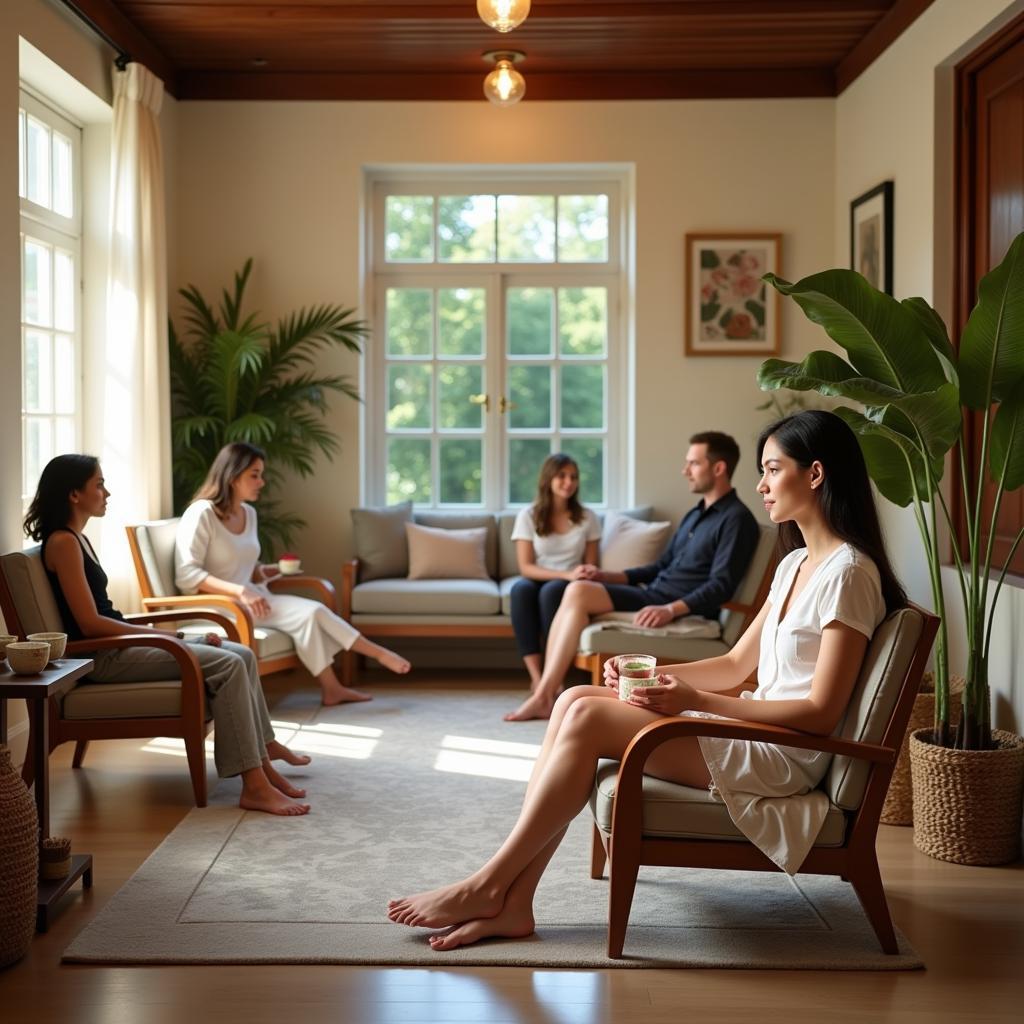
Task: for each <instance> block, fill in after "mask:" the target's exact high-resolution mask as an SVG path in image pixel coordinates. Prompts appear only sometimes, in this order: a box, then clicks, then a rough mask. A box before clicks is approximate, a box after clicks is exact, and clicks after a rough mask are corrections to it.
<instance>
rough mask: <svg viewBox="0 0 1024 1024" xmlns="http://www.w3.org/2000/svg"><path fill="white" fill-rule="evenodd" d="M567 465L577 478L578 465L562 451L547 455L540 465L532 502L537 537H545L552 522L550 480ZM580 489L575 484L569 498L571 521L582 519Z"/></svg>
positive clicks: (552, 509)
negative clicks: (535, 498) (573, 470)
mask: <svg viewBox="0 0 1024 1024" xmlns="http://www.w3.org/2000/svg"><path fill="white" fill-rule="evenodd" d="M568 466H572V468H573V469H575V470H576V479H577V480H579V475H580V467H579V466H578V465H577V463H576V460H575V459H574V458H573V457H572V456H571V455H566V454H565V453H564V452H555V453H554V455H549V456H548V457H547V458H546V459H545V460H544V463H543V465H542V466H541V467H540V476H539V477H538V478H537V500H536V501H535V502H534V503H533V526H534V529H535V530H536V531H537V536H538V537H546V536H547V535H548V534H549V533H551V531H552V529H553V528H554V524H553V523H552V522H551V518H552V514H553V513H554V510H555V509H554V505H555V503H554V499H553V498H552V497H551V481H552V480H554V479H555V477H556V476H558V474H559V473H560V472H561V471H562V470H563V469H566V468H567V467H568ZM579 495H580V489H579V487H578V486H577V488H576V491H575V493H574V494H573V496H572V497H571V498H570V499H569V506H568V507H569V519H570V520H572V522H573V523H579V522H582V521H583V506H582V505H581V504H580V497H579Z"/></svg>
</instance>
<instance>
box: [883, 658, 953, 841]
mask: <svg viewBox="0 0 1024 1024" xmlns="http://www.w3.org/2000/svg"><path fill="white" fill-rule="evenodd" d="M963 688H964V678H963V676H953V677H952V678H951V679H950V681H949V722H950V728H951V729H956V727H957V725H958V724H959V723H960V699H961V698H960V694H961V693H962V691H963ZM934 723H935V678H934V676H933V675H932V673H931V672H926V673H925V674H924V676H923V678H922V679H921V692H920V693H918V695H917V696H916V697H915V698H914V707H913V709H912V710H911V712H910V721H909V722H908V723H907V731H906V734H905V735H904V737H903V743H902V744H901V745H900V753H899V757H897V758H896V767H895V768H894V769H893V773H892V781H891V782H890V783H889V792H888V793H886V795H885V803H884V804H883V805H882V817H881V819H880V820H881V822H882V824H884V825H913V824H914V787H913V785H912V783H911V778H910V736H911V734H912V733H914V732H917V730H918V729H931V728H933V726H934Z"/></svg>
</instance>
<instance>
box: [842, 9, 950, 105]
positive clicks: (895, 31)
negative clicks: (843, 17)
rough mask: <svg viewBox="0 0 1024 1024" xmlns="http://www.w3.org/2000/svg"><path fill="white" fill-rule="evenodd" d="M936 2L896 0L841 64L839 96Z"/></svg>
mask: <svg viewBox="0 0 1024 1024" xmlns="http://www.w3.org/2000/svg"><path fill="white" fill-rule="evenodd" d="M934 2H935V0H896V3H895V4H893V6H892V9H891V10H890V11H889V13H888V14H886V15H885V17H883V18H882V19H881V20H880V21H879V22H878V24H877V25H875V27H874V28H873V29H872V30H871V31H870V32H868V34H867V35H866V36H865V37H864V38H863V39H862V40H861V41H860V42H859V43H858V44H857V45H856V46H855V47H854V48H853V49H852V50H851V51H850V52H849V53H848V54H847V55H846V56H845V57H844V58H843V59H842V60H841V61H840V62H839V64H838V65H837V67H836V95H837V96H838V95H840V94H841V93H843V92H844V91H845V90H846V89H847V88H848V87H849V86H850V85H851V84H852V83H853V82H854V81H855V80H856V79H857V78H859V77H860V76H861V75H862V74H863V73H864V72H865V71H866V70H867V69H868V67H870V65H871V64H873V63H874V62H875V61H876V60H877V59H878V58H879V57H880V56H881V55H882V54H883V53H884V52H885V51H886V50H887V49H888V48H889V47H890V46H891V45H892V44H893V43H894V42H895V41H896V40H897V39H898V38H899V37H900V36H901V35H902V34H903V33H904V31H905V30H906V29H908V28H909V27H910V26H911V25H912V24H913V23H914V22H915V21H916V20H917V19H918V18H919V17H920V16H921V15H922V14H924V12H925V11H926V10H928V8H929V7H931V5H932V4H933V3H934Z"/></svg>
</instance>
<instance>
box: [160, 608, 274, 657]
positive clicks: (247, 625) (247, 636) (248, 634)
mask: <svg viewBox="0 0 1024 1024" xmlns="http://www.w3.org/2000/svg"><path fill="white" fill-rule="evenodd" d="M211 606H212V607H213V608H223V609H224V611H225V612H227V613H228V614H229V615H230V617H231V618H232V619H233V621H234V624H235V629H236V630H237V640H238V643H240V644H245V646H246V647H251V648H252V649H253V650H255V649H256V633H255V628H256V626H255V621H254V619H253V617H252V612H250V611H249V609H248V608H246V607H245V605H244V604H242V603H241V602H240V601H236V600H235V599H234V598H233V597H227V596H226V595H225V594H177V595H175V596H173V597H144V598H143V599H142V607H143V608H145V609H146V611H147V612H148V611H151V610H152V611H159V610H166V609H171V610H174V609H178V608H210V607H211ZM178 617H179V618H204V617H205V616H202V615H182V614H181V613H179V615H178ZM232 639H236V638H235V637H232Z"/></svg>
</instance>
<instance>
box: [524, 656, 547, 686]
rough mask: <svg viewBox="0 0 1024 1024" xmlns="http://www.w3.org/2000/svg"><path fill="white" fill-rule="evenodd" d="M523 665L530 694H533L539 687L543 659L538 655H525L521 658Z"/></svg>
mask: <svg viewBox="0 0 1024 1024" xmlns="http://www.w3.org/2000/svg"><path fill="white" fill-rule="evenodd" d="M523 664H524V665H525V666H526V671H527V673H528V674H529V676H530V693H533V692H534V691H535V690H536V689H537V687H538V686H539V685H540V677H541V671H542V668H543V665H544V659H543V658H542V657H541V655H539V654H527V655H526V656H525V657H524V658H523Z"/></svg>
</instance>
